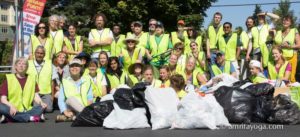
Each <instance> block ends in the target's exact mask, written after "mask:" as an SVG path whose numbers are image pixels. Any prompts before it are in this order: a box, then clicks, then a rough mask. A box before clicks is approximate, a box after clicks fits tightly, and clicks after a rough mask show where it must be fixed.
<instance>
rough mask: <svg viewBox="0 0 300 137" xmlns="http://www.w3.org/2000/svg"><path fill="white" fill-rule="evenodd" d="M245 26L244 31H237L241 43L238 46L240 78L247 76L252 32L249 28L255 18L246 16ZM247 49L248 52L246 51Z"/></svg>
mask: <svg viewBox="0 0 300 137" xmlns="http://www.w3.org/2000/svg"><path fill="white" fill-rule="evenodd" d="M245 24H246V27H247V30H245V31H241V30H240V31H239V32H240V34H239V37H240V41H241V43H242V46H241V47H240V49H241V54H240V80H244V79H246V78H248V77H249V75H250V73H249V64H248V62H249V61H250V56H249V55H250V50H248V48H249V45H250V44H252V34H251V29H252V27H254V25H255V20H254V18H253V17H252V16H250V17H248V18H247V19H246V23H245ZM248 51H249V53H248Z"/></svg>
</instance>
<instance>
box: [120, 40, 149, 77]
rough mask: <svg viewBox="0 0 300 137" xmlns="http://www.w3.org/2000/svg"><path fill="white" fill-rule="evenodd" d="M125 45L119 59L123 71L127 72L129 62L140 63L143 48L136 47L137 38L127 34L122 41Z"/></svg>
mask: <svg viewBox="0 0 300 137" xmlns="http://www.w3.org/2000/svg"><path fill="white" fill-rule="evenodd" d="M123 42H124V44H125V45H126V47H125V48H123V49H122V52H121V54H120V61H121V62H122V64H123V71H125V72H128V68H129V66H130V65H131V64H134V63H141V62H142V61H143V57H144V55H145V48H144V47H138V46H137V45H138V43H139V40H138V39H136V38H135V37H134V36H128V37H127V38H126V39H125V40H124V41H123Z"/></svg>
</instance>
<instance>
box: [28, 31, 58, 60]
mask: <svg viewBox="0 0 300 137" xmlns="http://www.w3.org/2000/svg"><path fill="white" fill-rule="evenodd" d="M30 38H31V51H32V57H33V59H35V54H34V52H35V50H36V48H37V47H38V46H40V45H42V43H41V41H40V40H39V39H38V37H36V36H35V35H31V37H30ZM42 46H44V48H45V57H44V59H45V60H51V59H52V52H53V41H52V39H51V38H50V37H49V36H48V37H47V38H46V42H45V45H42Z"/></svg>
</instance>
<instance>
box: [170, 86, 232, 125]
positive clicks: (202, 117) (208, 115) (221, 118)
mask: <svg viewBox="0 0 300 137" xmlns="http://www.w3.org/2000/svg"><path fill="white" fill-rule="evenodd" d="M217 126H230V124H229V122H228V119H227V118H226V116H225V114H224V111H223V108H222V107H221V106H220V105H219V103H218V102H217V101H216V99H215V97H214V96H213V95H206V96H204V97H202V96H199V95H198V94H197V93H195V92H190V93H188V94H187V95H186V96H185V97H184V98H183V99H182V100H181V101H180V104H179V110H178V112H177V114H176V119H175V120H174V122H173V123H172V127H171V128H172V129H192V128H209V129H217Z"/></svg>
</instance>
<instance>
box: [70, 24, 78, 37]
mask: <svg viewBox="0 0 300 137" xmlns="http://www.w3.org/2000/svg"><path fill="white" fill-rule="evenodd" d="M68 31H69V34H70V36H75V34H76V28H75V26H73V25H70V26H69V28H68Z"/></svg>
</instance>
